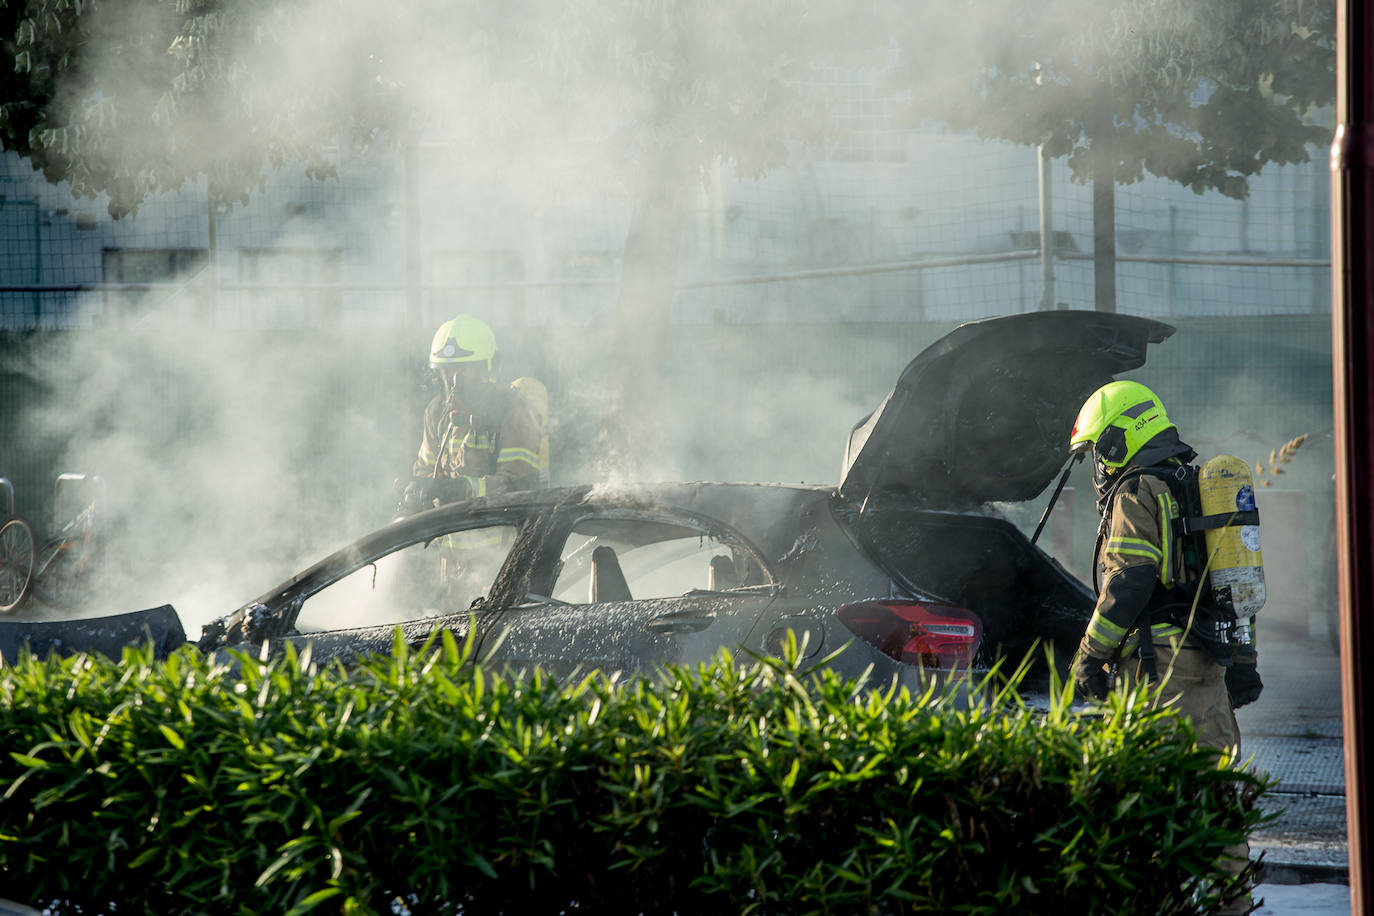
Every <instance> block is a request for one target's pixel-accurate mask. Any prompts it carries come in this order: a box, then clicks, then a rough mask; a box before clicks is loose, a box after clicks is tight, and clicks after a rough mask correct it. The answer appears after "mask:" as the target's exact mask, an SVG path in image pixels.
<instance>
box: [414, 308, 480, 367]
mask: <svg viewBox="0 0 1374 916" xmlns="http://www.w3.org/2000/svg"><path fill="white" fill-rule="evenodd" d="M495 356H496V335H495V334H493V333H492V332H491V328H490V327H488V326H487V323H486V322H485V321H482V320H481V319H479V318H473V317H472V316H471V315H458V316H457V317H455V318H452V319H450V320H448V321H445V322H444V323H443V324H441V325H439V330H437V331H435V332H434V341H433V343H431V344H430V345H429V366H430V368H431V369H438V368H441V367H443V366H457V365H460V364H462V363H486V364H487V371H491V361H492V359H493V358H494V357H495Z"/></svg>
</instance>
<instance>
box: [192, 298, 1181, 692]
mask: <svg viewBox="0 0 1374 916" xmlns="http://www.w3.org/2000/svg"><path fill="white" fill-rule="evenodd" d="M1172 332H1173V329H1172V328H1171V327H1169V326H1168V325H1164V324H1161V323H1159V322H1155V321H1151V320H1148V319H1143V318H1137V317H1131V316H1124V315H1117V314H1103V313H1095V312H1071V311H1060V312H1037V313H1028V314H1022V315H1012V316H1007V317H1003V318H994V319H987V320H983V321H976V322H970V323H967V324H964V325H960V326H959V327H958V328H956V329H955V330H954V331H952V332H951V333H950V334H948V335H946V336H945V337H943V338H941V339H940V340H939V341H937V342H936V343H935V344H933V345H932V346H930V347H928V348H927V349H926V350H924V351H922V353H921V354H919V355H918V356H917V357H916V358H915V359H913V360H912V361H911V363H910V364H909V365H908V366H907V367H906V369H905V370H904V371H903V373H902V375H901V377H900V378H899V379H898V381H897V384H896V385H895V386H894V388H893V389H892V391H891V393H889V395H888V396H887V397H886V398H885V399H884V401H883V402H882V404H881V405H880V406H879V407H878V408H877V409H876V410H875V411H873V412H872V413H871V414H869V415H868V416H867V417H865V418H863V419H862V420H861V421H860V422H859V423H858V424H856V425H855V427H854V428H853V430H852V432H851V434H850V437H849V441H848V443H847V446H846V449H845V453H844V460H843V465H842V473H841V477H840V481H839V484H838V485H837V486H832V487H826V486H806V485H787V484H742V483H706V482H698V483H656V484H643V485H609V484H601V485H585V486H575V487H563V488H555V489H544V490H532V491H524V492H517V493H510V494H506V495H503V496H499V497H493V498H484V499H475V500H469V501H464V502H459V503H453V504H449V505H445V506H441V507H439V508H435V509H431V510H428V511H425V512H421V513H418V514H415V515H411V516H408V517H404V518H399V519H396V520H395V521H393V522H392V523H391V524H389V525H386V526H384V527H382V528H380V529H378V530H376V531H374V532H372V533H370V534H368V535H366V536H364V537H362V538H360V539H359V540H357V541H355V542H354V543H352V544H350V545H348V546H347V547H345V548H343V549H341V550H339V551H337V552H335V553H333V554H331V555H330V556H328V557H326V558H324V559H323V560H321V561H320V562H318V563H316V564H314V565H313V566H311V567H309V568H308V569H306V570H304V571H302V572H301V573H300V574H299V575H296V576H294V577H293V578H291V579H290V580H288V581H287V582H284V583H281V584H280V585H278V586H276V587H274V588H272V589H270V590H269V591H267V592H265V593H263V594H262V595H261V596H260V597H258V598H257V599H255V600H254V601H252V602H249V603H248V604H247V605H245V606H243V607H241V608H239V609H237V610H236V611H234V612H232V613H230V614H228V615H226V616H225V617H223V618H220V619H218V620H215V621H213V622H211V623H210V624H209V625H207V626H206V628H205V630H204V633H203V634H202V636H201V638H200V640H199V642H198V644H199V646H200V648H201V649H202V650H205V651H218V650H224V649H229V648H235V647H237V648H242V649H245V650H248V651H252V652H257V651H259V650H260V648H261V647H262V646H263V645H264V644H267V645H268V646H269V647H270V646H281V645H283V644H285V643H288V642H289V643H295V644H297V645H298V646H300V647H302V648H303V647H304V646H306V645H309V646H310V651H311V653H312V657H313V658H315V659H317V660H326V659H333V658H340V659H344V660H347V659H350V658H355V657H357V656H359V655H360V654H364V653H369V652H388V651H390V650H391V648H392V646H393V640H394V638H395V633H396V628H397V627H399V628H400V631H401V633H402V634H403V636H404V639H405V640H406V642H408V643H410V644H411V645H415V646H418V645H421V644H423V643H424V642H425V641H426V640H429V639H430V638H431V637H432V636H433V634H434V633H435V632H436V631H437V630H445V629H446V630H449V631H451V632H452V633H453V634H454V635H455V636H457V637H459V638H460V639H463V638H466V637H468V636H469V635H470V636H471V637H472V639H473V641H474V645H475V646H476V651H477V653H478V656H479V657H481V658H484V659H487V660H488V661H490V662H492V663H500V664H505V665H510V666H514V667H517V668H531V667H534V666H538V667H540V668H542V669H544V670H546V671H550V672H554V673H570V672H575V671H589V670H592V669H601V670H604V671H608V672H625V673H630V674H642V673H648V672H651V671H653V670H655V669H657V668H659V667H661V666H663V665H667V664H694V663H697V662H700V661H705V660H708V659H711V658H713V657H715V656H716V655H717V654H718V653H719V652H720V651H721V650H726V651H729V652H733V653H737V654H738V653H756V654H782V653H783V652H784V651H785V647H786V645H787V642H788V640H789V634H792V637H791V638H795V639H796V641H797V644H798V645H799V646H800V651H801V653H802V655H803V656H804V657H805V658H807V659H818V658H822V657H828V656H833V657H831V658H830V660H829V663H830V664H831V665H832V666H834V667H836V668H837V669H839V670H840V672H841V673H842V674H846V675H857V674H860V673H862V672H864V671H871V672H872V673H874V674H876V675H878V676H879V677H882V678H883V679H884V680H886V679H889V678H890V677H897V678H899V679H901V680H904V681H906V680H909V681H912V682H916V681H919V680H920V679H921V674H922V672H926V671H930V670H932V669H933V670H937V671H947V670H950V669H959V668H966V667H972V668H975V669H976V668H983V667H987V666H990V665H991V664H993V663H994V662H995V661H997V660H998V659H999V658H1003V657H1006V658H1009V659H1010V660H1011V662H1012V663H1013V664H1014V663H1015V662H1017V661H1019V660H1020V659H1021V658H1022V657H1024V656H1026V655H1027V654H1028V653H1031V654H1032V657H1033V658H1035V657H1036V656H1037V655H1039V653H1032V650H1033V649H1034V647H1035V646H1036V645H1037V644H1038V643H1041V642H1043V643H1044V644H1046V645H1048V646H1050V647H1052V648H1053V649H1054V653H1055V658H1056V659H1057V660H1058V663H1059V665H1060V666H1062V665H1064V664H1066V662H1067V659H1068V657H1069V656H1070V655H1071V653H1072V651H1073V649H1074V648H1075V647H1076V645H1077V643H1078V640H1079V638H1080V637H1081V636H1082V633H1083V630H1084V628H1085V626H1086V623H1087V621H1088V618H1089V616H1090V614H1091V611H1092V607H1093V603H1094V602H1093V594H1092V590H1091V588H1090V587H1089V586H1088V585H1086V584H1085V583H1083V582H1082V581H1080V580H1078V579H1077V578H1075V577H1074V576H1072V575H1071V574H1070V573H1069V572H1067V571H1066V570H1065V569H1064V567H1063V566H1061V565H1060V564H1059V563H1058V562H1057V561H1055V560H1054V559H1053V558H1052V557H1050V556H1049V555H1047V554H1046V553H1045V552H1044V551H1042V550H1041V549H1040V548H1039V547H1037V546H1036V545H1035V544H1033V543H1032V542H1031V540H1030V538H1028V537H1027V536H1026V535H1025V534H1024V533H1023V532H1022V531H1021V530H1019V529H1018V528H1017V527H1016V526H1015V525H1014V524H1013V523H1012V522H1011V521H1009V520H1007V519H1006V518H1004V517H1002V516H1001V515H1000V514H999V513H998V512H997V511H995V510H994V509H993V508H991V504H993V503H1002V502H1019V501H1024V500H1029V499H1032V498H1034V497H1036V496H1037V495H1039V494H1040V493H1041V492H1042V491H1044V490H1045V489H1046V487H1047V486H1048V485H1049V484H1050V483H1051V482H1052V480H1053V479H1054V477H1055V476H1056V475H1057V473H1058V472H1059V470H1060V469H1061V468H1062V467H1063V466H1064V465H1065V462H1066V460H1067V459H1068V448H1067V443H1068V441H1069V434H1070V427H1071V425H1072V422H1073V417H1074V415H1075V414H1076V412H1077V409H1078V407H1079V405H1080V404H1081V403H1082V402H1083V400H1084V399H1085V398H1086V397H1087V396H1088V394H1090V393H1091V392H1092V391H1093V390H1094V389H1096V388H1097V387H1098V386H1100V385H1102V384H1105V383H1106V382H1108V381H1110V380H1111V379H1112V378H1113V377H1114V376H1115V375H1116V374H1117V373H1120V372H1124V371H1129V370H1131V369H1134V368H1137V367H1139V366H1140V365H1142V364H1143V363H1144V361H1145V356H1146V350H1147V348H1148V346H1149V344H1150V343H1157V342H1159V341H1162V340H1164V339H1165V338H1167V337H1168V336H1169V335H1170V334H1171V333H1172ZM1041 657H1042V658H1043V656H1041Z"/></svg>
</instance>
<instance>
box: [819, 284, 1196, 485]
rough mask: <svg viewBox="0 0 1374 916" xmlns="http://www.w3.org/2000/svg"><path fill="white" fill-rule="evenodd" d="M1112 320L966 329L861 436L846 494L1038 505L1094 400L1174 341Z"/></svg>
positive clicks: (942, 343) (907, 372) (1149, 325)
mask: <svg viewBox="0 0 1374 916" xmlns="http://www.w3.org/2000/svg"><path fill="white" fill-rule="evenodd" d="M1173 332H1174V328H1173V327H1171V326H1170V325H1167V324H1164V323H1162V322H1159V321H1153V320H1151V319H1148V318H1139V317H1135V316H1131V315H1118V314H1115V313H1110V312H1088V311H1056V312H1028V313H1025V314H1021V315H1008V316H1005V317H1001V318H988V319H984V320H981V321H971V322H968V323H966V324H961V325H960V326H959V327H957V328H955V329H954V330H953V331H951V332H950V333H949V334H946V335H945V336H944V337H942V338H940V339H939V340H938V341H936V342H935V343H933V344H931V345H930V346H929V347H927V348H926V349H925V350H923V351H921V353H920V354H919V355H917V357H916V358H915V359H913V360H912V361H911V362H910V363H908V364H907V367H906V368H905V369H904V370H903V371H902V374H901V376H900V377H899V378H898V380H897V384H896V386H895V387H893V389H892V391H891V392H890V393H889V394H888V395H887V397H886V398H885V399H884V400H883V402H882V404H880V405H879V406H878V409H877V410H875V411H873V413H871V414H869V415H868V416H867V417H865V418H864V419H863V420H861V421H859V423H858V424H857V425H856V426H855V427H854V429H853V431H852V432H851V433H850V435H849V442H848V444H847V446H846V448H845V455H844V465H843V467H842V469H841V472H840V486H839V489H840V493H841V495H843V496H844V497H846V498H847V499H851V500H854V501H862V500H864V499H867V498H868V497H869V496H871V495H872V494H873V493H875V492H878V491H901V492H902V493H903V495H904V497H905V498H906V499H908V500H910V502H911V504H912V505H914V506H920V507H924V508H935V509H961V508H969V507H972V506H976V505H979V504H981V503H985V502H991V501H994V500H1007V501H1020V500H1025V499H1030V498H1032V497H1034V496H1035V495H1036V494H1038V493H1039V492H1040V491H1041V490H1043V489H1044V488H1045V487H1046V486H1047V485H1048V484H1049V482H1050V481H1051V480H1052V479H1053V478H1054V475H1055V473H1056V472H1057V471H1058V470H1060V469H1061V468H1062V467H1063V465H1064V462H1065V461H1066V460H1067V459H1068V456H1069V436H1070V434H1071V433H1072V430H1073V421H1074V418H1075V416H1077V414H1078V409H1079V408H1080V407H1081V406H1082V405H1083V402H1084V401H1085V400H1086V399H1087V397H1088V395H1089V394H1091V393H1092V392H1093V391H1095V390H1096V389H1097V388H1099V387H1100V386H1102V385H1105V384H1106V383H1107V382H1109V381H1111V380H1112V379H1113V378H1114V377H1115V376H1116V375H1117V374H1118V373H1121V372H1127V371H1129V370H1131V369H1136V368H1138V367H1140V366H1142V365H1144V363H1145V356H1146V353H1145V351H1146V348H1147V347H1148V346H1149V345H1150V344H1152V343H1159V342H1161V341H1163V340H1165V339H1166V338H1168V337H1169V335H1171V334H1173Z"/></svg>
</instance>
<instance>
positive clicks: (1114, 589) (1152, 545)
mask: <svg viewBox="0 0 1374 916" xmlns="http://www.w3.org/2000/svg"><path fill="white" fill-rule="evenodd" d="M1172 467H1173V466H1172V465H1166V466H1163V467H1160V468H1158V469H1157V470H1156V472H1155V473H1151V472H1150V471H1140V470H1136V471H1135V472H1134V473H1132V472H1131V471H1129V470H1128V471H1126V472H1123V473H1125V474H1128V475H1130V476H1127V477H1124V478H1123V479H1122V481H1121V482H1120V484H1119V485H1117V486H1116V487H1115V488H1114V489H1113V491H1112V493H1111V494H1110V496H1109V497H1108V500H1107V503H1106V506H1105V508H1104V514H1103V518H1102V529H1101V530H1100V532H1099V536H1098V541H1097V549H1096V553H1095V556H1094V570H1093V573H1094V585H1095V587H1096V590H1097V605H1096V607H1095V608H1094V609H1093V615H1092V619H1091V620H1090V621H1089V622H1088V628H1087V632H1086V633H1085V634H1084V638H1083V641H1084V649H1085V650H1087V651H1088V653H1089V654H1090V655H1092V656H1094V657H1096V658H1105V659H1113V660H1115V659H1118V658H1120V657H1122V656H1124V655H1127V654H1129V653H1130V652H1132V651H1133V650H1134V649H1135V648H1136V643H1137V639H1138V631H1139V629H1140V628H1141V627H1143V626H1145V625H1147V622H1148V625H1149V626H1150V630H1151V641H1152V642H1162V641H1165V640H1167V639H1169V638H1170V637H1176V636H1178V635H1180V634H1182V633H1183V628H1182V627H1181V626H1179V625H1178V622H1177V619H1176V618H1178V617H1179V616H1180V614H1179V612H1180V610H1181V612H1182V614H1181V616H1183V617H1184V618H1185V620H1186V615H1187V614H1188V612H1189V609H1190V608H1191V607H1192V604H1193V592H1194V591H1195V590H1196V588H1197V584H1198V583H1197V581H1195V580H1194V581H1189V573H1188V570H1187V569H1185V568H1184V564H1183V562H1182V558H1181V556H1180V553H1181V551H1180V542H1179V537H1178V519H1179V515H1180V512H1179V505H1178V501H1177V500H1176V499H1175V498H1174V496H1173V494H1172V493H1171V492H1170V491H1169V485H1168V484H1167V483H1166V482H1165V480H1164V479H1163V478H1162V477H1161V476H1160V475H1161V474H1166V473H1168V472H1169V471H1170V470H1171V469H1172Z"/></svg>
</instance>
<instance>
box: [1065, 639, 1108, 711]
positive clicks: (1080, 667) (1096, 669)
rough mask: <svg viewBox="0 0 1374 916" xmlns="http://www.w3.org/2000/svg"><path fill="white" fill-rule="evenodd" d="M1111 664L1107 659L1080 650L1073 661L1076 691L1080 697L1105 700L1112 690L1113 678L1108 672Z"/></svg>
mask: <svg viewBox="0 0 1374 916" xmlns="http://www.w3.org/2000/svg"><path fill="white" fill-rule="evenodd" d="M1110 664H1111V662H1110V661H1108V660H1107V659H1105V658H1097V657H1095V656H1092V655H1089V654H1088V653H1086V652H1083V651H1082V650H1080V651H1079V653H1078V654H1077V655H1076V656H1074V660H1073V685H1074V691H1075V692H1076V693H1077V694H1079V695H1080V696H1089V697H1092V698H1093V699H1094V700H1105V699H1106V698H1107V694H1108V693H1110V692H1111V689H1112V678H1111V674H1110V673H1109V672H1108V666H1109V665H1110Z"/></svg>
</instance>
